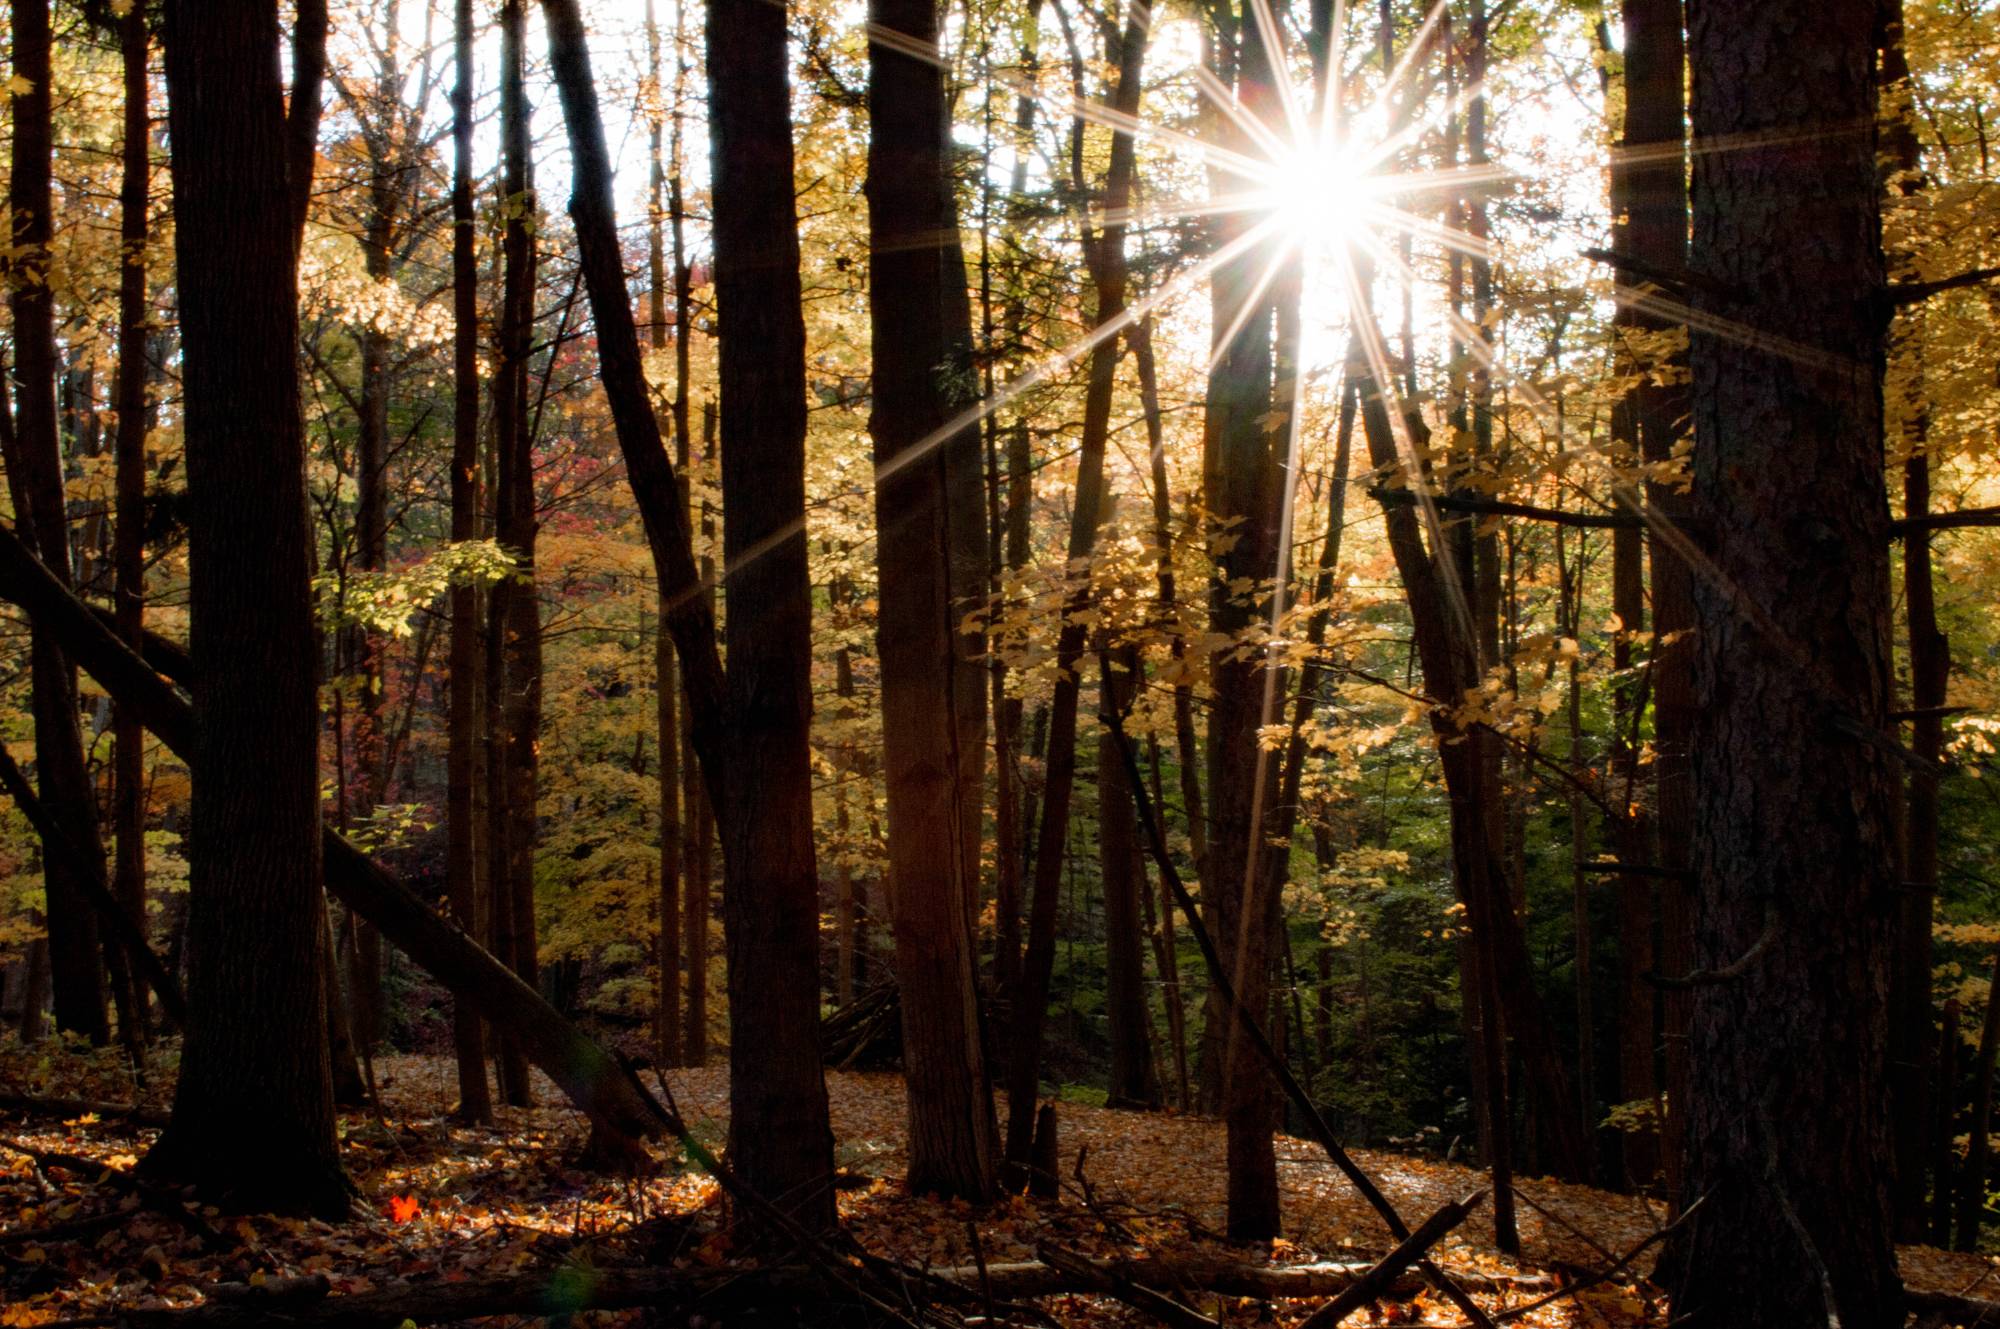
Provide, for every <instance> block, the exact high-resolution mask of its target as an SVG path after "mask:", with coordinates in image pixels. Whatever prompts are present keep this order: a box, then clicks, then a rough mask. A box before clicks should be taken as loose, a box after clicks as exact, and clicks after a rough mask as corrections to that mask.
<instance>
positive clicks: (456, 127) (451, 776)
mask: <svg viewBox="0 0 2000 1329" xmlns="http://www.w3.org/2000/svg"><path fill="white" fill-rule="evenodd" d="M452 48H453V60H454V63H455V64H456V66H457V70H456V73H457V80H458V81H457V83H456V84H455V85H454V86H453V87H452V92H451V150H452V170H451V311H452V444H451V538H452V539H453V540H454V541H458V540H473V539H477V538H478V536H479V482H478V471H479V268H478V256H477V254H476V253H475V250H474V241H475V239H476V218H475V216H474V214H473V209H472V126H473V122H472V78H473V64H472V0H456V3H455V5H454V7H453V10H452ZM484 654H485V653H484V652H483V651H482V650H481V647H480V635H479V593H478V591H477V590H475V589H474V588H473V587H472V586H471V585H470V584H466V585H460V586H454V587H453V588H452V591H451V675H450V692H451V695H450V702H449V705H450V708H451V714H450V720H449V724H450V733H449V734H448V735H447V737H446V753H445V762H446V768H447V771H446V774H447V777H448V783H449V785H450V788H449V789H448V790H447V791H446V795H445V797H446V803H445V823H446V825H445V834H446V846H445V877H446V890H447V892H448V894H449V895H450V897H451V908H452V913H453V914H455V915H456V916H457V918H458V924H459V926H460V927H462V928H464V929H465V930H466V931H467V932H468V933H470V934H471V935H473V936H475V937H479V936H484V935H485V928H484V924H485V922H486V920H485V917H484V914H483V911H482V910H481V909H480V908H479V839H480V836H481V834H482V832H483V831H484V830H485V827H484V826H482V825H481V824H480V818H479V816H478V813H479V811H480V809H479V807H478V800H477V799H476V798H475V797H474V796H473V791H474V790H475V788H476V787H477V786H478V783H479V774H480V762H479V732H478V725H479V720H480V716H481V715H482V713H483V711H484V709H485V703H484V701H483V700H482V699H481V697H480V688H481V683H482V679H481V677H480V674H481V670H480V665H481V664H482V663H483V660H484ZM452 1046H453V1048H454V1050H455V1051H456V1053H457V1056H458V1115H459V1117H460V1119H462V1120H464V1121H467V1122H483V1121H490V1120H491V1119H492V1117H493V1097H492V1094H491V1092H490V1091H489V1090H488V1088H487V1081H486V1037H485V1031H484V1029H483V1028H482V1027H481V1025H480V1022H479V1015H478V1013H477V1012H475V1011H474V1010H473V1009H472V1006H471V1004H470V1003H468V1002H464V1001H454V1002H453V1003H452Z"/></svg>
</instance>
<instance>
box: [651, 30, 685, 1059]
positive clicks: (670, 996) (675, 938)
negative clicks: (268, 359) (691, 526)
mask: <svg viewBox="0 0 2000 1329" xmlns="http://www.w3.org/2000/svg"><path fill="white" fill-rule="evenodd" d="M674 10H675V12H674V102H673V110H672V115H673V122H674V129H673V168H672V193H671V196H669V194H668V168H667V162H666V160H665V157H664V155H663V153H662V148H663V144H662V142H661V139H662V138H663V137H664V135H663V132H662V130H663V126H662V124H661V121H662V119H663V117H662V115H661V114H660V112H658V111H654V112H653V113H652V114H651V116H650V125H649V130H650V136H651V141H650V148H651V157H652V179H651V186H652V194H651V205H652V206H651V209H650V216H649V218H648V222H649V224H648V226H647V232H646V267H647V276H648V277H649V278H650V281H649V286H650V290H649V291H648V301H647V310H646V313H647V321H648V322H649V323H650V324H651V327H650V329H649V332H650V334H651V335H650V341H651V344H652V349H653V352H654V354H656V355H657V354H658V353H659V352H661V351H663V350H665V349H666V346H667V290H666V286H667V252H666V249H667V247H666V236H665V234H664V230H665V224H666V222H667V218H668V213H669V211H671V214H672V224H673V231H674V268H673V283H674V321H673V327H674V437H675V441H676V443H677V444H678V445H679V450H680V454H681V455H682V456H683V457H685V456H686V453H687V443H686V434H687V390H688V383H687V380H688V326H687V324H688V302H687V273H686V267H685V264H684V262H683V255H682V251H681V156H680V148H681V109H680V99H681V93H682V92H683V90H684V85H685V79H684V77H683V75H684V74H685V71H686V68H687V66H686V63H685V61H684V60H683V58H682V56H681V53H680V39H681V35H682V31H681V29H682V22H683V20H682V14H681V10H680V4H679V2H678V0H676V4H675V7H674ZM646 60H647V71H648V75H649V77H650V78H651V79H652V80H653V85H654V94H655V96H656V97H657V96H658V93H659V79H660V24H659V20H658V18H657V17H656V16H655V15H654V13H653V0H646ZM669 200H671V201H669ZM660 620H661V621H660V631H659V635H658V636H657V637H656V638H655V639H654V643H653V695H654V700H655V704H656V708H657V711H656V714H657V717H658V721H659V739H660V893H659V898H658V903H657V906H656V907H657V910H658V913H659V938H658V941H657V943H656V945H655V948H654V957H655V962H656V963H657V965H658V966H659V986H658V992H657V999H656V1001H655V1004H654V1038H653V1041H654V1045H655V1046H654V1056H655V1057H656V1058H657V1059H658V1060H659V1063H660V1065H662V1066H678V1065H680V1062H681V857H682V855H683V854H684V853H685V849H684V848H683V846H682V843H681V840H682V831H681V827H682V824H683V823H682V820H681V717H680V678H679V675H678V673H677V672H676V670H675V668H674V644H673V638H672V637H671V636H669V635H668V633H667V629H666V609H665V606H664V605H662V607H661V613H660Z"/></svg>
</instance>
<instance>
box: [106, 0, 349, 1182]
mask: <svg viewBox="0 0 2000 1329" xmlns="http://www.w3.org/2000/svg"><path fill="white" fill-rule="evenodd" d="M166 51H167V87H168V105H169V113H170V120H171V130H172V144H173V158H172V164H173V172H174V198H175V212H176V218H175V221H176V225H175V253H176V258H177V264H176V274H177V283H178V287H179V291H180V301H181V321H180V324H181V344H182V355H183V373H182V383H183V386H184V389H185V393H186V410H187V424H186V437H187V466H188V488H189V505H188V544H189V559H190V578H189V611H190V621H191V650H192V652H193V654H194V656H195V657H196V658H197V659H200V660H202V661H203V662H204V663H203V666H202V669H201V672H200V674H199V675H198V677H197V678H196V680H195V684H194V693H195V703H196V706H195V719H194V723H193V726H192V730H193V732H192V735H191V737H192V745H191V750H190V751H189V752H188V765H189V768H190V770H191V772H192V773H193V777H194V802H193V808H192V811H191V814H190V847H191V850H192V854H191V862H190V864H189V868H190V873H189V916H188V961H189V965H188V1002H189V1015H190V1019H189V1028H188V1035H187V1041H186V1043H185V1045H184V1049H183V1052H182V1056H181V1067H180V1076H179V1080H178V1083H177V1086H176V1089H175V1095H174V1111H173V1118H172V1120H171V1122H170V1123H169V1124H168V1126H167V1129H166V1132H165V1134H163V1135H162V1136H161V1137H160V1139H159V1141H158V1142H157V1143H156V1144H155V1145H154V1146H153V1148H152V1150H151V1152H150V1153H148V1155H147V1157H146V1166H147V1168H148V1169H149V1170H150V1171H152V1172H153V1173H155V1174H157V1175H162V1176H167V1177H172V1178H176V1179H181V1180H186V1181H190V1182H192V1183H193V1184H194V1185H196V1186H197V1187H198V1188H199V1190H200V1191H201V1192H202V1193H203V1194H205V1195H207V1196H209V1197H210V1198H212V1199H213V1200H215V1201H217V1202H220V1203H225V1204H228V1205H230V1206H232V1207H240V1208H246V1209H261V1210H273V1211H283V1212H292V1213H300V1212H310V1213H315V1214H318V1215H321V1216H323V1217H336V1216H339V1215H341V1214H343V1213H345V1211H346V1208H347V1198H348V1191H347V1182H346V1178H345V1177H344V1176H343V1174H342V1171H341V1166H340V1158H339V1143H338V1141H337V1140H336V1139H335V1136H334V1115H333V1087H332V1077H331V1072H330V1069H329V1063H328V1054H327V1043H326V1025H325V1022H324V1019H323V1006H322V989H321V986H320V985H321V984H322V983H323V982H324V981H325V979H326V975H325V974H324V973H323V971H322V968H321V953H320V944H319V942H320V934H319V919H320V912H319V911H320V890H319V877H320V824H319V802H320V794H319V755H318V740H319V732H318V725H319V706H318V696H317V689H316V682H317V674H318V664H317V658H318V649H317V639H316V635H315V633H314V629H313V619H312V598H311V595H310V592H309V588H308V580H309V567H310V561H311V544H310V541H311V536H310V531H309V529H308V527H307V522H306V492H305V430H304V423H303V420H302V417H301V414H300V409H299V382H298V363H297V358H296V354H295V349H294V348H295V347H296V345H297V341H298V312H297V305H296V289H295V276H294V274H295V269H296V254H295V251H294V248H293V238H292V234H293V233H292V227H291V215H292V213H291V203H290V198H289V194H288V192H287V183H286V182H287V173H286V164H285V155H286V154H285V134H284V104H283V99H282V89H281V87H280V85H279V81H278V14H277V5H276V4H275V3H256V2H255V0H235V2H233V3H226V4H224V3H213V4H206V3H205V4H199V5H195V4H188V3H186V0H179V2H177V3H175V4H171V5H169V6H168V9H167V18H166Z"/></svg>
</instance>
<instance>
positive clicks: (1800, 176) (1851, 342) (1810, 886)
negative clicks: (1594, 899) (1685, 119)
mask: <svg viewBox="0 0 2000 1329" xmlns="http://www.w3.org/2000/svg"><path fill="white" fill-rule="evenodd" d="M1874 33H1875V5H1874V0H1840V2H1839V3H1834V4H1827V3H1816V4H1805V3H1801V2H1800V0H1783V2H1782V3H1774V2H1772V0H1765V3H1761V4H1730V5H1722V6H1707V5H1704V6H1702V7H1700V8H1698V9H1696V10H1695V12H1694V14H1693V20H1692V22H1691V24H1690V29H1689V56H1690V63H1691V65H1692V70H1693V82H1692V88H1693V99H1692V113H1693V136H1694V140H1695V141H1696V142H1731V143H1741V144H1743V145H1745V146H1743V147H1742V148H1741V149H1740V150H1737V151H1732V152H1724V153H1701V154H1697V155H1696V157H1695V166H1694V175H1693V194H1692V201H1693V214H1694V223H1695V224H1694V246H1693V253H1692V259H1691V262H1690V265H1689V266H1690V267H1691V268H1692V270H1694V271H1696V272H1699V273H1702V274H1703V276H1704V278H1705V279H1707V280H1710V281H1713V282H1714V283H1715V289H1718V290H1722V289H1726V290H1728V291H1729V292H1731V293H1732V294H1731V295H1730V296H1728V297H1723V296H1719V295H1715V294H1711V293H1710V290H1709V288H1708V287H1707V286H1706V285H1704V288H1703V290H1702V291H1701V292H1700V293H1698V295H1697V300H1698V306H1699V308H1700V310H1701V312H1702V313H1704V314H1705V315H1707V316H1709V318H1710V319H1713V320H1717V321H1720V320H1728V326H1727V328H1726V329H1725V330H1717V327H1716V323H1715V322H1708V321H1707V320H1702V321H1700V322H1701V323H1702V324H1703V326H1698V327H1697V328H1696V329H1695V330H1694V332H1693V335H1692V339H1691V344H1690V356H1691V365H1692V371H1693V401H1694V424H1695V452H1694V457H1695V464H1694V490H1693V500H1694V506H1695V512H1696V517H1697V522H1698V525H1697V529H1698V530H1700V532H1701V534H1702V537H1703V541H1704V545H1705V549H1704V554H1705V559H1704V571H1705V572H1706V573H1707V574H1708V575H1705V576H1703V577H1701V578H1700V579H1698V580H1697V581H1696V583H1695V609H1696V615H1697V619H1698V626H1699V632H1698V635H1697V637H1696V647H1695V657H1696V668H1695V685H1696V703H1697V705H1696V710H1695V722H1694V731H1693V734H1692V736H1691V738H1692V749H1693V753H1694V777H1695V779H1694V787H1695V798H1696V807H1695V818H1694V823H1693V825H1694V838H1693V844H1692V849H1693V867H1694V874H1695V876H1694V885H1695V918H1696V920H1697V931H1696V935H1695V956H1694V962H1695V965H1696V967H1697V972H1699V971H1703V970H1706V971H1710V972H1711V973H1716V972H1718V971H1720V972H1723V973H1726V975H1727V976H1726V977H1719V978H1718V979H1717V980H1716V981H1713V982H1704V983H1701V984H1699V985H1698V986H1696V987H1695V989H1694V1013H1693V1026H1692V1047H1691V1057H1692V1062H1693V1067H1694V1076H1693V1084H1692V1088H1691V1092H1690V1101H1689V1104H1688V1134H1689V1161H1688V1172H1687V1184H1686V1191H1687V1193H1688V1194H1691V1195H1701V1196H1703V1197H1704V1200H1703V1204H1704V1207H1705V1213H1704V1216H1703V1219H1702V1221H1701V1222H1700V1223H1699V1224H1697V1225H1695V1226H1694V1227H1693V1228H1692V1229H1690V1231H1689V1234H1688V1239H1687V1246H1686V1262H1685V1266H1684V1268H1683V1269H1682V1270H1681V1271H1680V1273H1681V1277H1680V1279H1679V1285H1678V1287H1676V1288H1675V1298H1674V1313H1675V1314H1676V1315H1677V1316H1693V1315H1712V1316H1722V1317H1724V1318H1727V1319H1729V1320H1730V1321H1732V1322H1736V1323H1756V1324H1759V1325H1765V1326H1771V1327H1772V1329H1784V1327H1785V1326H1789V1325H1798V1326H1805V1325H1814V1326H1819V1325H1823V1324H1825V1323H1826V1322H1827V1321H1828V1319H1829V1318H1834V1317H1837V1318H1838V1319H1839V1321H1840V1322H1841V1323H1842V1324H1848V1325H1887V1324H1898V1323H1900V1322H1901V1317H1902V1308H1901V1304H1900V1296H1899V1294H1900V1289H1899V1286H1898V1283H1897V1278H1896V1265H1895V1251H1894V1247H1893V1245H1892V1244H1891V1207H1890V1186H1891V1182H1892V1178H1893V1159H1892V1156H1891V1137H1890V1129H1889V1124H1890V1123H1889V1113H1888V1094H1887V1080H1886V1072H1887V1069H1888V1068H1887V1067H1886V1065H1885V1064H1884V1060H1885V1058H1884V1049H1885V1047H1886V1045H1887V1037H1888V1027H1887V1010H1886V995H1887V986H1888V980H1889V958H1890V952H1891V935H1892V923H1893V920H1894V917H1895V914H1896V912H1897V906H1896V902H1897V901H1898V899H1899V892H1898V889H1897V880H1896V863H1895V838H1896V837H1895V820H1896V819H1895V813H1894V806H1893V803H1894V799H1893V795H1894V783H1895V782H1894V771H1893V768H1892V766H1891V765H1890V759H1889V758H1888V757H1887V756H1886V755H1885V754H1884V753H1883V751H1882V750H1881V748H1879V747H1877V746H1873V745H1871V744H1870V743H1869V742H1867V741H1864V739H1867V738H1872V737H1873V736H1876V735H1881V734H1884V733H1887V732H1892V731H1891V727H1890V724H1889V720H1888V712H1889V706H1890V688H1891V666H1890V650H1889V579H1888V553H1887V541H1888V534H1889V532H1888V520H1889V514H1888V507H1887V504H1886V503H1885V502H1884V501H1883V486H1882V400H1881V387H1882V353H1883V327H1882V320H1881V318H1880V316H1879V315H1878V314H1877V313H1876V312H1875V311H1876V309H1877V307H1878V305H1879V303H1880V300H1881V298H1882V287H1883V264H1882V249H1881V231H1880V219H1879V208H1878V200H1877V194H1876V189H1877V180H1876V166H1875V146H1876V133H1875V128H1874V126H1875V113H1876V98H1875V44H1874ZM1808 86H1809V87H1810V88H1811V89H1812V92H1811V95H1810V96H1809V97H1805V96H1802V95H1801V89H1803V88H1806V87H1808ZM1804 1104H1809V1105H1810V1110H1800V1105H1804Z"/></svg>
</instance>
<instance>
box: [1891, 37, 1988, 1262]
mask: <svg viewBox="0 0 2000 1329" xmlns="http://www.w3.org/2000/svg"><path fill="white" fill-rule="evenodd" d="M1881 13H1882V19H1883V24H1882V38H1881V46H1882V90H1881V102H1882V125H1883V131H1882V148H1883V161H1884V165H1885V166H1888V167H1890V168H1892V170H1893V171H1894V172H1895V179H1894V180H1893V181H1892V182H1891V186H1890V187H1891V189H1892V191H1893V192H1894V194H1895V195H1898V196H1908V195H1910V194H1914V193H1916V192H1917V191H1918V190H1920V189H1921V188H1922V179H1921V177H1920V176H1919V175H1918V174H1917V173H1918V171H1919V169H1920V167H1921V165H1922V162H1921V159H1920V157H1919V152H1918V147H1917V136H1916V130H1915V126H1914V124H1913V119H1914V117H1915V115H1916V108H1915V106H1914V105H1912V101H1911V91H1912V89H1911V83H1910V66H1909V60H1908V57H1907V55H1906V54H1905V51H1904V48H1903V6H1902V3H1901V0H1882V10H1881ZM1892 265H1893V266H1894V267H1895V268H1896V269H1898V271H1896V272H1894V273H1893V274H1892V275H1894V276H1896V277H1900V278H1911V277H1913V276H1914V275H1915V274H1914V271H1913V270H1914V267H1915V265H1914V264H1913V263H1912V262H1911V261H1910V256H1909V255H1907V254H1898V255H1896V256H1894V258H1893V259H1892ZM1922 317H1923V313H1922V310H1921V309H1916V310H1912V311H1910V313H1909V314H1908V315H1907V316H1906V318H1905V325H1904V326H1903V327H1902V328H1900V329H1894V330H1892V333H1891V336H1892V343H1891V347H1890V352H1889V353H1890V356H1891V358H1893V359H1899V360H1909V361H1913V362H1914V363H1913V364H1912V369H1913V372H1914V375H1915V379H1916V381H1915V382H1914V383H1912V384H1910V385H1909V388H1908V390H1907V395H1906V397H1905V399H1904V401H1903V409H1902V413H1901V420H1900V424H1901V431H1900V432H1901V434H1902V438H1901V439H1900V440H1899V442H1900V445H1901V446H1900V449H1899V450H1901V451H1903V452H1905V453H1906V454H1907V455H1906V457H1905V460H1904V462H1903V515H1904V517H1905V518H1921V517H1923V516H1924V515H1926V514H1927V513H1928V512H1929V511H1930V504H1931V461H1930V454H1929V445H1930V438H1929V434H1930V419H1929V415H1928V409H1927V406H1926V404H1925V401H1924V390H1923V378H1922V374H1923V366H1922V361H1921V351H1919V350H1918V349H1916V345H1917V343H1916V339H1915V337H1914V336H1913V333H1914V332H1915V330H1916V326H1918V325H1915V324H1914V320H1916V319H1920V318H1922ZM1905 342H1908V343H1909V346H1908V348H1907V349H1906V348H1905V346H1904V345H1902V344H1900V343H1905ZM1903 604H1904V608H1905V611H1906V613H1907V614H1908V622H1909V661H1910V709H1911V710H1912V711H1913V712H1914V716H1913V718H1912V719H1911V721H1910V751H1911V752H1912V753H1913V754H1915V756H1916V757H1917V759H1918V760H1919V761H1921V762H1923V763H1924V764H1925V765H1927V766H1930V767H1933V768H1935V767H1936V766H1937V765H1938V763H1939V761H1940V759H1941V758H1942V757H1943V755H1944V715H1943V713H1942V711H1941V708H1942V707H1943V706H1944V703H1945V685H1946V683H1947V681H1948V680H1949V677H1950V674H1951V646H1950V643H1949V642H1948V641H1946V639H1945V635H1944V633H1942V632H1941V631H1939V630H1938V618H1937V593H1936V589H1935V587H1934V586H1933V585H1932V580H1931V537H1930V532H1929V531H1927V530H1924V529H1922V528H1917V529H1914V530H1912V531H1911V532H1910V533H1909V534H1908V535H1907V536H1905V537H1904V539H1903ZM1906 780H1907V785H1908V788H1907V791H1906V793H1905V795H1904V805H1903V894H1902V897H1901V898H1902V903H1903V910H1902V917H1901V919H1900V920H1899V921H1898V927H1897V937H1898V940H1897V945H1896V958H1895V960H1894V961H1893V968H1892V969H1891V973H1890V979H1889V1012H1890V1014H1889V1018H1890V1026H1889V1043H1890V1046H1889V1075H1890V1102H1891V1104H1892V1107H1893V1110H1894V1112H1895V1118H1896V1120H1895V1130H1896V1229H1897V1236H1898V1239H1900V1240H1904V1241H1915V1240H1918V1239H1919V1238H1920V1237H1921V1236H1922V1234H1923V1227H1924V1167H1925V1162H1926V1158H1927V1155H1928V1153H1929V1150H1928V1148H1927V1147H1926V1146H1927V1143H1928V1141H1927V1136H1928V1134H1929V1131H1930V1124H1931V1122H1930V1118H1931V1113H1930V1104H1929V1103H1928V1101H1927V1099H1928V1095H1929V1092H1930V1078H1931V1067H1930V1052H1931V1046H1932V1040H1933V1034H1932V1029H1931V1025H1932V1012H1933V1007H1932V1004H1931V921H1932V915H1933V913H1934V912H1935V907H1936V903H1937V885H1938V782H1937V777H1936V776H1934V775H1925V774H1922V773H1919V772H1915V771H1913V772H1911V773H1910V774H1909V775H1908V776H1907V777H1906ZM1937 1184H1938V1188H1939V1189H1940V1190H1942V1189H1945V1188H1946V1187H1945V1180H1944V1179H1943V1178H1940V1179H1939V1180H1938V1183H1937ZM1981 1203H1982V1204H1983V1203H1984V1200H1983V1197H1982V1201H1981Z"/></svg>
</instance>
